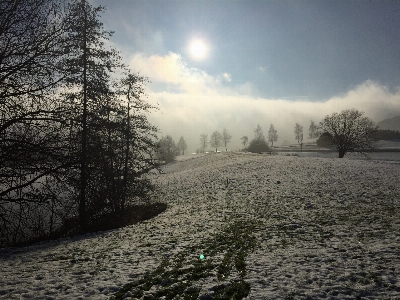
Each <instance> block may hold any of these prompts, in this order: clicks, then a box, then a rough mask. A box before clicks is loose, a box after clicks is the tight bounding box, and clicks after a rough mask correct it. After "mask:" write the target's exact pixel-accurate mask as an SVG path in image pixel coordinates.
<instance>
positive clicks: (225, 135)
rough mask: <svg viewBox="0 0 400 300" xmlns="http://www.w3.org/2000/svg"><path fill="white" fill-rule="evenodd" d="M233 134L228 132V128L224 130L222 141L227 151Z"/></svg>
mask: <svg viewBox="0 0 400 300" xmlns="http://www.w3.org/2000/svg"><path fill="white" fill-rule="evenodd" d="M231 138H232V136H231V135H230V134H229V133H228V131H227V130H226V128H224V130H223V131H222V141H223V142H224V146H225V151H228V148H227V147H226V145H227V144H228V143H229V142H230V141H231Z"/></svg>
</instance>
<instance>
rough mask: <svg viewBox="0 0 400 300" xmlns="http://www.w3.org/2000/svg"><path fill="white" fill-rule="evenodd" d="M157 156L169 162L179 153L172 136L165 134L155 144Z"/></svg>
mask: <svg viewBox="0 0 400 300" xmlns="http://www.w3.org/2000/svg"><path fill="white" fill-rule="evenodd" d="M157 152H158V158H159V159H160V160H162V161H164V162H165V163H169V162H172V161H174V160H175V158H176V157H177V156H178V155H179V154H180V151H179V149H178V147H177V146H176V144H175V142H174V140H173V139H172V137H170V136H169V135H167V136H166V137H163V138H162V139H161V140H160V141H159V142H158V144H157Z"/></svg>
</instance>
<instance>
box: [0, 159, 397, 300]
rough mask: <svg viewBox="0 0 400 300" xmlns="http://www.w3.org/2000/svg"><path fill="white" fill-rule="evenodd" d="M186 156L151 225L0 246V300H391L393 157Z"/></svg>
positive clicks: (162, 180)
mask: <svg viewBox="0 0 400 300" xmlns="http://www.w3.org/2000/svg"><path fill="white" fill-rule="evenodd" d="M186 158H188V159H187V160H185V159H180V161H179V162H176V163H172V164H169V165H167V166H165V167H164V169H163V174H153V175H151V176H152V180H154V182H155V183H157V184H158V186H159V187H158V191H157V192H156V193H155V194H154V197H153V198H154V199H153V200H154V201H156V202H166V203H168V209H167V210H166V211H165V212H164V213H162V214H160V215H159V216H157V217H156V218H154V219H152V220H149V221H146V222H143V223H141V224H138V225H134V226H129V227H125V228H121V229H118V230H112V231H108V232H102V233H97V234H91V235H86V236H82V237H79V238H74V239H64V240H59V241H53V242H46V243H41V244H38V245H35V246H31V247H26V248H21V249H3V250H0V265H1V268H0V299H108V298H110V297H112V296H113V295H114V294H115V293H116V292H118V291H120V294H121V295H125V298H126V299H128V298H133V297H137V295H139V294H143V292H144V296H143V297H142V298H143V299H151V296H150V295H153V299H157V298H162V297H161V295H164V296H163V297H164V298H163V299H172V297H173V296H171V295H176V294H179V295H186V298H185V299H196V298H197V297H198V296H199V295H200V299H212V297H211V296H206V295H207V294H208V295H214V298H218V297H220V298H218V299H224V297H225V298H227V297H228V296H227V295H229V293H230V295H232V293H239V294H240V293H243V291H246V289H247V288H248V287H250V291H249V295H248V297H247V299H357V298H359V299H400V187H399V182H400V162H397V161H396V162H395V161H374V160H351V159H346V158H344V159H338V158H317V157H295V156H269V155H252V154H237V153H219V154H209V155H204V156H202V155H197V156H187V157H186ZM200 255H204V259H200ZM124 286H125V288H124V289H122V288H123V287H124ZM182 299H183V298H182Z"/></svg>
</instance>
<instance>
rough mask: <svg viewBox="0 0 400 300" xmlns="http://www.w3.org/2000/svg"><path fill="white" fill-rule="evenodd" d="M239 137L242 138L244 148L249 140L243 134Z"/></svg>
mask: <svg viewBox="0 0 400 300" xmlns="http://www.w3.org/2000/svg"><path fill="white" fill-rule="evenodd" d="M240 139H241V140H242V144H243V147H244V148H246V144H247V142H248V141H249V138H248V137H247V136H246V135H244V136H242V137H241V138H240Z"/></svg>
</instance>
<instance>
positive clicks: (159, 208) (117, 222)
mask: <svg viewBox="0 0 400 300" xmlns="http://www.w3.org/2000/svg"><path fill="white" fill-rule="evenodd" d="M166 209H167V204H165V203H159V202H157V203H152V204H146V205H132V206H129V207H127V208H126V209H125V210H124V211H123V212H118V213H113V212H112V213H108V214H104V215H102V216H99V217H98V218H97V219H96V220H95V221H92V222H91V223H90V224H88V226H87V229H86V231H85V232H82V231H80V230H79V222H78V219H76V218H75V219H71V220H68V222H66V224H67V225H64V226H62V227H61V228H59V229H58V230H57V231H55V232H53V233H52V234H51V235H48V236H40V237H36V238H34V239H31V240H28V241H24V242H21V243H18V244H14V245H13V246H14V247H24V246H28V245H32V244H35V243H38V242H42V241H48V240H56V239H60V238H63V237H74V236H78V235H82V234H86V233H92V232H99V231H106V230H111V229H117V228H121V227H125V226H129V225H134V224H137V223H139V222H142V221H145V220H149V219H152V218H154V217H156V216H157V215H159V214H160V213H162V212H164V211H165V210H166ZM60 259H61V260H62V259H63V258H60ZM64 259H67V258H64Z"/></svg>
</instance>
